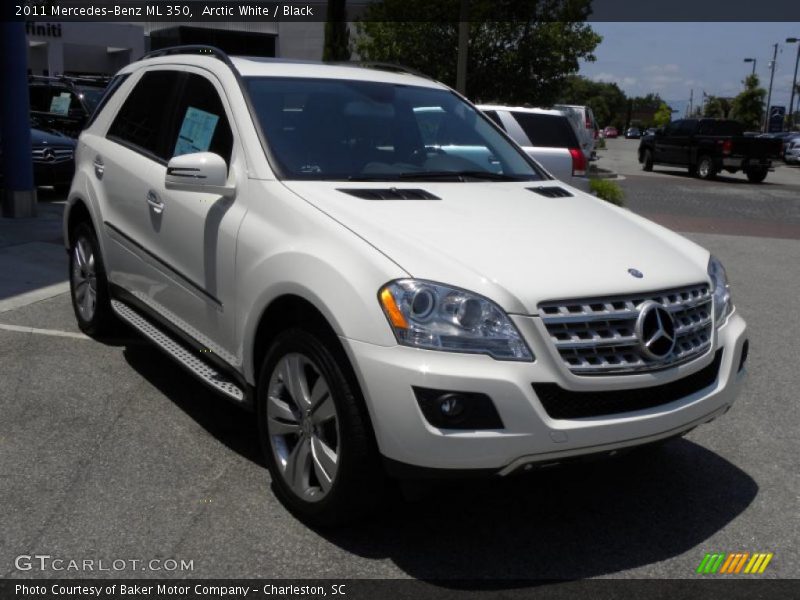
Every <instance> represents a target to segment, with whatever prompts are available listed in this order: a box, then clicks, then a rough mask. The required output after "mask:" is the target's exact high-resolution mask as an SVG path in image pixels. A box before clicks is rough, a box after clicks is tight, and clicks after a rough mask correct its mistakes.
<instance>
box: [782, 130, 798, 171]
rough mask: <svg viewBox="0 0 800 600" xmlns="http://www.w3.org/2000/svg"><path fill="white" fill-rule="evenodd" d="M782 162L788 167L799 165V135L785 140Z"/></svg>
mask: <svg viewBox="0 0 800 600" xmlns="http://www.w3.org/2000/svg"><path fill="white" fill-rule="evenodd" d="M783 160H785V161H786V163H787V164H790V165H793V164H798V163H800V134H798V135H795V136H794V137H791V138H787V140H786V142H785V144H784V150H783Z"/></svg>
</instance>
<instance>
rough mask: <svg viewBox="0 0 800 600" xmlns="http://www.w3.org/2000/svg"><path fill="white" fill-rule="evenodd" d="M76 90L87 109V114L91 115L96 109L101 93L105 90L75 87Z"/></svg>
mask: <svg viewBox="0 0 800 600" xmlns="http://www.w3.org/2000/svg"><path fill="white" fill-rule="evenodd" d="M77 89H78V93H79V94H80V96H81V98H83V101H84V102H85V103H86V106H87V108H88V109H89V114H91V113H93V112H94V109H95V108H97V104H98V102H100V98H102V97H103V93H104V92H105V91H106V90H105V88H101V87H89V86H77Z"/></svg>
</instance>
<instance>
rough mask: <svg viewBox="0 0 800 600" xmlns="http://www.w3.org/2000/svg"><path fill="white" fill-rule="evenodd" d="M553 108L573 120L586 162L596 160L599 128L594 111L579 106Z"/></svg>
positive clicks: (560, 105)
mask: <svg viewBox="0 0 800 600" xmlns="http://www.w3.org/2000/svg"><path fill="white" fill-rule="evenodd" d="M553 108H554V109H556V110H559V111H561V112H563V113H564V114H565V115H567V116H568V117H569V118H570V119H571V123H572V125H573V127H574V128H575V131H576V133H577V134H578V140H579V141H580V144H581V149H582V150H583V153H584V155H586V160H595V159H596V158H597V153H596V150H597V148H596V141H595V140H597V129H598V128H597V121H595V118H594V113H593V112H592V109H591V108H590V107H588V106H582V105H578V104H555V105H553Z"/></svg>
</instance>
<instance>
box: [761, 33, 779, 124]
mask: <svg viewBox="0 0 800 600" xmlns="http://www.w3.org/2000/svg"><path fill="white" fill-rule="evenodd" d="M772 47H773V51H772V62H771V63H770V65H769V91H768V92H767V110H765V111H764V133H766V132H767V129H768V128H769V105H770V102H772V82H773V80H774V79H775V63H776V62H777V61H778V44H773V45H772Z"/></svg>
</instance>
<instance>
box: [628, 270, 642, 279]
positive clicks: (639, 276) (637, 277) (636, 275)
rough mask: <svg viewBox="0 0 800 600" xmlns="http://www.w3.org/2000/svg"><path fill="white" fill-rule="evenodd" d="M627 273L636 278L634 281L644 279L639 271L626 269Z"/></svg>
mask: <svg viewBox="0 0 800 600" xmlns="http://www.w3.org/2000/svg"><path fill="white" fill-rule="evenodd" d="M628 273H630V274H631V275H633V276H634V277H636V279H641V278H642V277H644V273H642V272H641V271H640V270H639V269H634V268H630V269H628Z"/></svg>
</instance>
